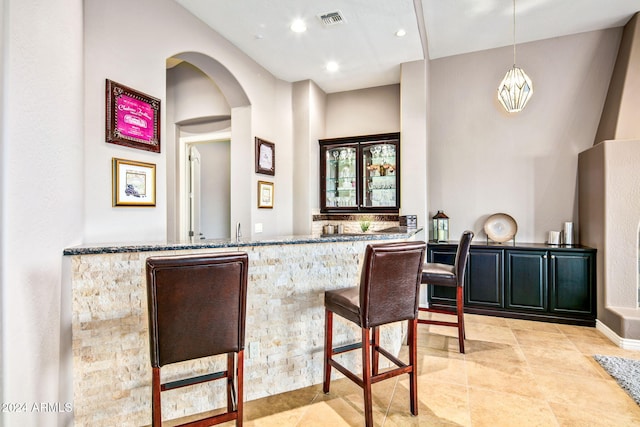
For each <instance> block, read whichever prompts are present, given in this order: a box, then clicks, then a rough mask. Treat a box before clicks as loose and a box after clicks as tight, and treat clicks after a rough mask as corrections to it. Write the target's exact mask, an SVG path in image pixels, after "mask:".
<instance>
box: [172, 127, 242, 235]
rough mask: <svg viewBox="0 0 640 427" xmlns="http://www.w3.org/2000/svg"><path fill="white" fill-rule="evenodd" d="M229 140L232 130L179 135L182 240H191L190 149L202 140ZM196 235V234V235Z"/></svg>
mask: <svg viewBox="0 0 640 427" xmlns="http://www.w3.org/2000/svg"><path fill="white" fill-rule="evenodd" d="M222 141H229V143H230V144H231V130H224V131H219V132H209V133H203V134H198V135H190V136H178V178H179V180H178V181H179V182H178V185H177V186H176V193H177V194H176V200H177V201H178V206H179V207H178V238H179V239H180V241H182V242H186V241H189V239H190V237H189V232H188V229H189V223H190V218H189V215H190V213H189V198H188V195H189V167H188V162H189V149H190V147H191V145H194V144H197V143H202V142H222ZM194 237H195V236H194Z"/></svg>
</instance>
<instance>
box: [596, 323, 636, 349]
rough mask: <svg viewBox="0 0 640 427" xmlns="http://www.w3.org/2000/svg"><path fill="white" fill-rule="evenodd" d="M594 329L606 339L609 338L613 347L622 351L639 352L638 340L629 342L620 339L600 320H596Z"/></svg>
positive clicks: (629, 340) (628, 340) (627, 339)
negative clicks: (615, 346)
mask: <svg viewBox="0 0 640 427" xmlns="http://www.w3.org/2000/svg"><path fill="white" fill-rule="evenodd" d="M596 329H597V330H599V331H600V332H602V333H603V334H604V335H605V336H606V337H607V338H609V339H610V340H611V341H612V342H613V343H614V344H615V345H617V346H618V347H620V348H622V349H624V350H640V340H631V339H629V338H622V337H620V336H618V334H616V333H615V332H613V331H612V330H611V329H610V328H609V327H608V326H607V325H605V324H604V323H602V322H601V321H600V320H596Z"/></svg>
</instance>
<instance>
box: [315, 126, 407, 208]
mask: <svg viewBox="0 0 640 427" xmlns="http://www.w3.org/2000/svg"><path fill="white" fill-rule="evenodd" d="M319 142H320V212H322V213H329V212H333V213H337V212H341V213H347V212H349V213H366V212H368V213H398V211H399V209H400V134H399V133H385V134H379V135H363V136H354V137H347V138H332V139H321V140H320V141H319Z"/></svg>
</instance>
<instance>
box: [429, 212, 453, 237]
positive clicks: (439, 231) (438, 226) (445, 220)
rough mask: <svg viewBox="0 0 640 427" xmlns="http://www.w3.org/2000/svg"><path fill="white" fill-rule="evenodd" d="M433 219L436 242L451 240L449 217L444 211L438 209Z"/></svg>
mask: <svg viewBox="0 0 640 427" xmlns="http://www.w3.org/2000/svg"><path fill="white" fill-rule="evenodd" d="M432 220H433V240H434V241H435V242H447V241H449V217H448V216H446V215H445V214H444V212H442V211H438V213H437V214H435V215H434V217H433V218H432Z"/></svg>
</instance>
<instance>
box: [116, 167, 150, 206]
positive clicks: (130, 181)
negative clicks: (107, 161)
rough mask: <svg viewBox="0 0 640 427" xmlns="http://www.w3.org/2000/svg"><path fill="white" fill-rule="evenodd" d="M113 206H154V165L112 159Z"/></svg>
mask: <svg viewBox="0 0 640 427" xmlns="http://www.w3.org/2000/svg"><path fill="white" fill-rule="evenodd" d="M112 167H113V184H112V186H113V206H155V205H156V165H154V164H153V163H143V162H136V161H133V160H124V159H116V158H115V157H114V158H113V159H112Z"/></svg>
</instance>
